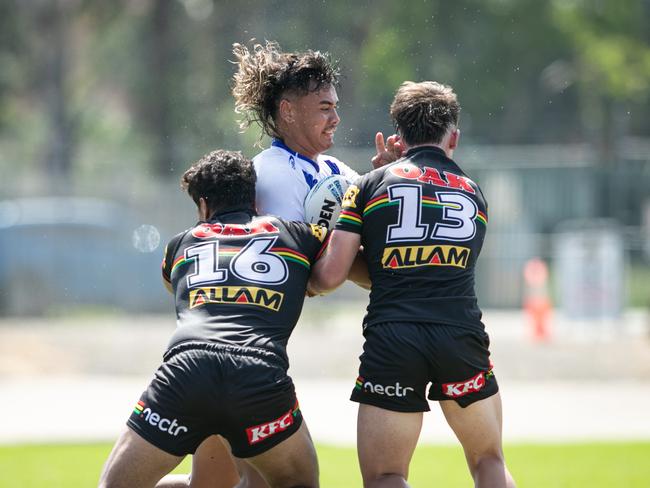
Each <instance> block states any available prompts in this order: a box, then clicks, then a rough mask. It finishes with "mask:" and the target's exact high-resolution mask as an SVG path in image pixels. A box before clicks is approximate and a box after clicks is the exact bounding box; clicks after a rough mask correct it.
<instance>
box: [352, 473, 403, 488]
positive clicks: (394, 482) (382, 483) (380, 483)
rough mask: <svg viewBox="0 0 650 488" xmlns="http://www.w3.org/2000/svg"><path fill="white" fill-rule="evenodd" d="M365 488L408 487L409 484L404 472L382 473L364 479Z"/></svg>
mask: <svg viewBox="0 0 650 488" xmlns="http://www.w3.org/2000/svg"><path fill="white" fill-rule="evenodd" d="M363 486H364V488H406V487H408V486H409V484H408V483H407V482H406V477H405V476H404V475H403V474H402V473H382V474H380V475H377V476H374V477H372V478H370V479H364V480H363Z"/></svg>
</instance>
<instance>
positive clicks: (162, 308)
mask: <svg viewBox="0 0 650 488" xmlns="http://www.w3.org/2000/svg"><path fill="white" fill-rule="evenodd" d="M648 19H650V1H648V0H593V1H587V0H541V1H540V0H480V1H479V0H457V1H454V2H447V1H443V0H430V1H401V2H395V1H384V0H378V1H373V2H364V1H359V2H346V1H339V0H328V1H314V2H305V1H298V0H284V1H272V0H259V1H258V0H240V1H238V2H226V1H215V0H113V1H111V2H105V1H99V0H27V1H19V0H13V1H12V0H0V249H1V250H2V253H0V382H3V385H4V388H5V392H13V393H16V392H21V391H23V390H21V388H23V386H24V385H27V384H28V383H25V380H24V378H29V381H32V383H29V385H30V386H29V388H27V387H25V391H27V390H29V391H33V390H34V389H37V390H38V389H39V388H38V387H37V388H34V385H41V386H42V383H38V381H41V378H43V377H48V376H49V377H51V376H56V377H57V378H58V377H61V376H65V377H69V376H71V375H72V376H77V375H89V374H92V375H118V376H120V375H122V376H124V375H136V376H137V375H147V374H149V372H150V371H152V370H153V368H155V367H156V365H157V363H158V361H159V360H160V355H161V353H162V351H163V347H164V345H165V341H166V337H167V336H168V335H169V334H170V333H171V330H172V328H173V327H174V318H173V306H172V303H171V299H170V297H169V296H168V295H167V293H166V291H165V290H164V288H163V286H162V284H161V281H160V268H159V263H160V260H161V257H162V249H163V246H164V244H165V243H166V241H167V240H168V239H169V238H170V237H171V236H172V235H174V234H175V233H177V232H179V231H180V230H182V229H185V228H187V227H189V226H190V225H192V224H193V223H194V221H195V210H194V207H193V204H192V202H191V200H190V199H189V198H188V197H187V196H186V195H183V194H182V192H181V191H180V188H179V177H180V175H181V174H182V173H183V171H184V170H185V169H186V168H187V167H188V166H189V165H190V164H191V163H192V162H194V161H196V160H197V159H199V158H200V157H201V156H202V155H203V154H205V153H207V152H209V151H210V150H212V149H214V148H217V147H223V148H228V149H240V150H242V151H243V152H244V153H245V154H246V155H247V156H250V157H252V156H254V155H255V154H256V153H257V152H258V151H259V147H255V143H256V142H260V141H259V132H258V131H257V130H256V129H254V128H251V129H250V130H249V131H248V132H246V133H240V132H239V130H238V125H237V116H236V114H235V113H234V104H233V100H232V97H231V94H230V81H231V77H232V75H233V73H234V69H235V66H234V65H233V64H232V63H231V60H232V59H233V56H232V44H233V43H234V42H248V41H249V40H250V39H253V38H254V39H256V40H257V41H258V42H263V41H264V40H267V39H268V40H275V41H278V42H279V43H280V45H281V46H282V48H283V49H285V50H306V49H314V50H321V51H327V52H329V53H330V55H331V57H332V58H333V59H335V60H337V61H338V63H339V66H340V69H341V73H342V80H341V86H340V88H339V90H338V94H339V98H340V115H341V119H342V120H341V124H340V126H339V128H338V131H337V134H336V145H335V147H333V148H332V149H331V151H330V153H331V154H332V155H334V156H336V157H338V158H339V159H342V160H344V161H345V162H347V163H348V164H349V165H351V166H353V167H355V168H356V169H358V170H359V171H361V172H365V171H367V170H368V169H369V168H370V162H369V161H370V158H371V157H372V155H373V154H374V144H373V138H374V134H375V132H376V131H379V130H381V131H383V132H384V133H391V132H392V128H391V125H390V121H389V118H388V106H389V104H390V101H391V100H392V97H393V94H394V92H395V90H396V89H397V87H398V86H399V84H400V83H401V82H402V81H404V80H413V81H421V80H429V79H433V80H437V81H440V82H443V83H446V84H450V85H452V86H453V87H454V89H455V91H456V93H457V94H458V96H459V99H460V102H461V105H462V113H461V124H460V125H461V132H462V139H461V145H460V147H459V149H458V151H457V153H456V159H457V161H458V162H459V164H460V165H461V167H463V169H464V170H465V171H466V172H467V173H468V174H469V175H470V177H471V178H472V179H474V180H475V181H477V182H478V183H479V184H480V185H481V187H482V189H483V191H484V193H485V194H486V197H487V200H488V202H489V205H490V207H489V208H490V222H489V228H488V237H487V240H486V244H485V247H484V250H483V253H482V255H481V258H480V260H479V270H478V275H477V280H478V296H479V302H480V305H481V307H482V308H483V309H484V310H485V322H486V325H487V327H488V331H489V332H490V334H491V336H492V338H493V354H494V356H495V358H496V359H498V360H500V363H499V362H497V363H496V364H497V371H498V372H497V374H498V375H499V377H500V378H504V380H506V381H507V380H508V379H510V380H512V381H522V382H523V383H522V384H526V382H529V381H530V380H531V379H536V380H539V379H540V378H542V379H547V380H549V381H556V380H557V381H560V380H561V381H581V382H582V381H587V380H601V379H604V380H607V381H621V380H626V381H627V380H633V381H639V382H642V383H643V385H644V386H643V387H644V388H645V390H643V391H645V392H646V393H645V394H646V395H649V393H648V392H649V391H650V387H649V386H648V383H647V379H646V378H648V376H649V375H650V346H649V339H650V332H649V330H650V315H649V308H650V22H648ZM267 144H268V140H261V146H262V147H265V146H266V145H267ZM366 299H367V295H366V294H365V292H362V291H360V290H356V289H354V288H352V287H347V286H346V287H345V288H344V289H343V290H339V291H337V292H335V293H334V294H333V295H331V296H330V297H327V298H319V299H314V300H309V301H308V303H306V306H305V314H304V317H303V320H302V321H301V324H303V325H301V327H299V330H298V332H297V335H296V338H294V339H293V341H292V346H291V347H292V348H293V349H290V355H292V354H293V357H294V358H295V359H294V363H293V370H294V371H295V374H296V375H298V376H304V377H308V378H314V377H318V378H343V379H345V381H346V382H347V383H349V384H350V385H351V384H352V382H353V380H354V378H355V376H356V361H357V359H356V357H357V355H358V354H359V352H360V347H361V346H360V344H361V334H360V326H359V324H360V320H361V316H362V314H363V308H364V307H365V303H366ZM324 310H327V319H325V315H324ZM327 341H330V343H331V344H335V346H332V349H333V350H330V352H328V353H327V354H325V353H324V352H323V354H322V357H320V356H315V354H316V353H318V352H319V351H320V352H322V351H323V349H324V348H322V347H319V346H320V345H321V344H323V343H327ZM296 344H297V345H298V346H296ZM136 358H137V359H136ZM16 378H18V380H15V379H16ZM21 378H23V379H21ZM14 380H15V381H14ZM19 381H21V382H19ZM33 382H36V383H33ZM347 383H346V384H347ZM21 385H23V386H21ZM75 385H76V383H75ZM138 385H139V386H138V387H137V388H135V387H134V392H133V394H134V395H137V394H138V393H139V391H138V389H139V388H142V387H144V386H145V383H144V382H142V381H139V382H138ZM59 386H60V385H59ZM10 387H11V388H14V390H11V388H10ZM57 388H58V387H57ZM41 391H45V390H41ZM103 391H108V390H103ZM346 391H347V386H346ZM513 391H514V390H513ZM526 391H527V390H526ZM634 391H636V392H638V391H639V390H638V389H636V390H634ZM13 393H12V394H13ZM23 393H25V392H23ZM129 393H131V391H129ZM528 393H530V392H528ZM6 394H7V395H8V396H7V398H9V396H10V395H9V393H6ZM346 394H347V393H344V395H346ZM522 395H523V393H522ZM522 398H523V397H522ZM128 401H129V402H131V401H132V399H129V400H128ZM522 401H523V400H522ZM129 406H130V403H129V404H128V405H127V407H126V409H125V410H123V411H119V412H118V420H119V421H120V422H121V421H123V419H124V418H125V417H126V415H127V414H128V410H129V408H128V407H129ZM0 408H4V409H6V408H8V407H7V405H6V404H5V403H4V402H2V406H0ZM63 408H64V407H63V406H62V409H63ZM630 418H634V419H636V421H637V427H636V432H637V433H639V435H641V436H642V437H645V438H646V439H647V438H650V426H649V425H648V419H647V418H646V419H645V420H643V419H641V420H640V421H639V419H637V418H636V417H633V416H632V417H630ZM120 419H121V420H120ZM76 421H77V422H78V419H76ZM639 422H640V424H639ZM643 422H645V423H643ZM18 424H20V423H18ZM18 424H17V425H18ZM107 425H109V426H110V428H111V429H112V428H113V424H111V423H109V424H107ZM522 425H523V422H522ZM639 425H641V426H640V427H639ZM15 428H16V429H18V430H20V429H19V427H15ZM588 431H589V429H588V426H587V427H585V432H587V433H588ZM5 432H9V434H6V435H5V437H4V439H5V440H7V439H9V440H16V439H25V438H29V435H27V434H25V432H22V431H20V432H19V431H15V432H14V431H12V430H11V429H9V430H5ZM12 432H13V434H12ZM21 432H22V433H21ZM41 432H42V431H41ZM66 432H68V433H69V432H70V431H69V430H67V431H66ZM112 432H113V431H112V430H111V431H110V432H109V433H108V435H107V437H108V438H111V437H113V435H112ZM508 432H511V431H508V430H506V433H508ZM619 432H620V431H619ZM605 434H606V433H605ZM605 434H603V435H605ZM34 435H35V436H36V437H38V435H37V434H36V433H34ZM77 435H81V436H83V433H82V432H81V430H80V431H79V432H78V433H77ZM585 435H587V434H585ZM630 435H632V434H630ZM12 436H13V437H12ZM21 436H22V437H21Z"/></svg>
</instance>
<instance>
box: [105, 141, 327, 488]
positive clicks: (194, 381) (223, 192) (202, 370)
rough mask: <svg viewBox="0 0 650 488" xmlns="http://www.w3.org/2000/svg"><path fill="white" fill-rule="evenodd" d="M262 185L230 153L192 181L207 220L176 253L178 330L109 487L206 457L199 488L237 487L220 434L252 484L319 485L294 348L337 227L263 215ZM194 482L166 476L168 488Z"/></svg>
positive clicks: (168, 268)
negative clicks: (315, 268) (293, 365)
mask: <svg viewBox="0 0 650 488" xmlns="http://www.w3.org/2000/svg"><path fill="white" fill-rule="evenodd" d="M255 180H256V178H255V171H254V168H253V164H252V162H251V161H249V160H247V159H245V158H244V157H243V156H242V155H241V154H240V153H236V152H230V151H213V152H212V153H210V154H208V155H206V156H204V157H203V158H202V159H201V160H200V161H199V162H197V163H196V164H194V165H193V166H192V167H191V168H190V169H189V170H188V171H186V172H185V174H184V175H183V178H182V180H181V185H182V186H183V188H185V189H186V190H187V192H188V193H189V194H190V196H191V197H192V199H193V200H194V201H195V203H196V205H197V207H198V209H199V216H200V221H199V222H198V223H197V224H196V225H194V226H193V227H191V228H189V229H188V230H186V231H184V232H181V233H179V234H178V235H176V236H175V237H173V238H172V239H171V240H170V241H169V243H168V245H167V247H166V249H165V257H164V260H163V266H162V274H163V278H164V280H165V283H166V284H167V285H168V287H169V289H170V291H171V292H172V293H173V294H174V298H175V305H176V318H177V324H178V327H177V328H176V330H175V332H174V333H173V334H172V337H171V339H170V341H169V344H168V347H167V350H166V352H165V354H164V356H163V363H162V365H161V366H160V367H159V368H158V370H157V371H156V373H155V375H154V378H153V379H152V381H151V383H150V384H149V386H148V387H147V389H146V390H145V391H144V392H143V393H142V395H141V396H140V399H139V400H138V401H137V403H136V404H135V407H134V410H133V413H132V414H131V416H130V417H129V419H128V421H127V429H125V431H124V432H123V433H122V435H121V436H120V438H119V439H118V440H117V442H116V444H115V446H114V448H113V451H112V452H111V454H110V456H109V458H108V461H107V462H106V465H105V467H104V471H103V473H102V476H101V479H100V487H102V488H108V487H113V488H114V487H133V488H135V487H137V488H146V487H154V486H155V485H156V483H158V482H159V481H160V480H161V478H162V477H163V476H165V475H166V474H167V473H169V472H170V471H171V470H172V469H174V468H175V467H176V466H177V465H178V464H179V463H180V462H181V461H182V460H183V458H184V457H185V456H186V455H188V454H195V453H197V450H198V452H200V453H203V454H205V455H200V456H198V458H203V459H204V461H205V462H207V463H211V465H210V466H207V465H206V466H204V468H205V469H203V468H201V469H199V470H197V473H201V472H203V473H204V474H205V476H202V477H201V479H197V478H196V477H195V476H194V474H193V475H192V479H191V480H190V486H211V487H216V486H233V485H234V484H235V483H237V482H238V477H237V473H236V472H235V470H234V468H233V465H232V463H231V462H230V461H229V454H228V451H227V450H226V449H225V447H224V446H225V444H222V443H221V442H220V441H219V440H218V439H219V438H218V437H216V436H221V438H222V439H225V441H224V442H227V445H228V447H229V448H230V451H231V452H232V455H233V456H234V457H235V458H236V459H237V462H238V464H239V465H240V466H242V465H244V466H246V468H245V469H243V470H242V471H241V472H242V475H243V478H244V479H242V480H241V483H242V484H243V486H249V487H253V486H255V487H260V486H266V483H268V485H270V486H272V487H287V488H288V487H295V486H302V487H314V488H315V487H317V486H318V463H317V460H316V451H315V449H314V446H313V444H312V441H311V438H310V436H309V432H308V430H307V426H306V424H305V423H304V421H303V418H302V413H301V411H300V407H299V404H298V401H297V398H296V394H295V391H294V386H293V382H292V380H291V378H290V377H289V376H288V374H287V370H288V367H289V361H288V358H287V352H286V346H287V342H288V339H289V336H290V335H291V332H292V330H293V328H294V326H295V325H296V322H297V321H298V316H299V315H300V311H301V308H302V305H303V301H304V297H305V290H306V286H307V280H308V278H309V273H310V268H311V266H312V264H313V263H314V262H315V260H316V259H317V257H318V256H319V255H320V253H321V252H322V248H323V245H324V241H325V238H326V234H327V230H326V229H324V228H321V227H318V226H315V225H310V224H306V223H303V222H289V221H286V220H283V219H280V218H276V217H269V216H258V215H257V214H256V212H255V209H254V206H255ZM206 446H207V447H206ZM220 446H221V447H220ZM204 448H206V449H208V453H207V454H206V451H205V449H204ZM196 457H197V456H195V458H196ZM209 473H213V474H214V477H212V476H211V475H209ZM259 474H261V475H262V476H261V477H260V476H259ZM210 478H212V479H210ZM226 478H227V479H226ZM253 478H254V479H253ZM265 480H266V481H265ZM187 481H188V480H187V478H186V477H182V479H180V480H175V479H173V478H168V477H166V478H165V479H164V480H163V481H162V482H161V483H160V484H159V485H158V486H165V487H170V486H186V483H187ZM237 486H240V485H237Z"/></svg>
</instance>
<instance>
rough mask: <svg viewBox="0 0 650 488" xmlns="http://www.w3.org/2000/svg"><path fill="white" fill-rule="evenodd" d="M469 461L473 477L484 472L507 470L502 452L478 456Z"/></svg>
mask: <svg viewBox="0 0 650 488" xmlns="http://www.w3.org/2000/svg"><path fill="white" fill-rule="evenodd" d="M468 461H469V464H470V466H469V468H470V471H471V472H472V474H473V475H476V474H479V473H481V472H483V471H492V470H501V469H505V461H504V458H503V453H502V452H501V451H492V452H486V453H483V454H480V455H478V456H476V457H475V458H474V459H469V460H468ZM475 477H476V476H475Z"/></svg>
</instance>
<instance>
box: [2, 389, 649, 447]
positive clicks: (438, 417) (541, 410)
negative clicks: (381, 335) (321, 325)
mask: <svg viewBox="0 0 650 488" xmlns="http://www.w3.org/2000/svg"><path fill="white" fill-rule="evenodd" d="M148 380H149V378H148V377H135V378H133V377H132V378H125V377H121V378H119V377H106V376H94V377H47V378H43V377H37V378H33V377H32V378H29V377H23V378H21V379H19V380H17V379H16V380H0V443H2V444H14V443H25V442H30V443H31V442H61V441H66V442H76V441H98V440H100V441H110V440H114V439H115V438H116V437H117V434H118V432H119V431H120V429H121V428H122V426H123V425H124V422H125V420H126V418H127V417H128V415H129V414H130V412H131V410H132V409H133V405H134V404H135V402H136V401H137V400H138V398H139V395H140V392H141V390H142V389H143V388H144V387H145V386H146V384H147V383H148ZM295 383H296V388H297V391H298V394H299V399H300V403H301V408H302V410H303V413H304V415H305V418H306V419H307V422H308V425H309V428H310V430H311V432H312V435H313V437H314V439H315V440H316V441H317V442H320V443H326V444H334V445H353V444H354V442H355V422H356V404H354V403H352V402H350V401H348V399H347V398H348V395H349V393H350V391H351V387H352V382H350V381H343V380H323V379H313V378H296V379H295ZM502 397H503V404H504V441H505V442H512V443H514V442H575V441H583V440H632V439H636V440H645V441H650V413H649V412H650V384H648V383H639V382H616V383H613V382H593V383H572V382H559V381H541V382H539V383H531V382H523V383H522V382H519V381H504V382H502ZM431 407H432V411H431V413H429V414H427V415H426V416H425V423H424V428H423V431H422V436H421V440H420V442H421V443H429V444H449V443H454V442H455V438H454V437H453V434H452V433H451V431H450V429H449V427H447V425H446V423H445V420H444V418H443V416H442V414H441V413H440V410H439V407H438V406H437V404H435V403H432V405H431Z"/></svg>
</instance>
